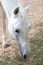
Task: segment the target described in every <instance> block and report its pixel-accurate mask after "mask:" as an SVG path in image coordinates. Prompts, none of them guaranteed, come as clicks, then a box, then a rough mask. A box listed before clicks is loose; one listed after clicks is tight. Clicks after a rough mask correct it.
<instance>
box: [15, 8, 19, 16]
mask: <svg viewBox="0 0 43 65" xmlns="http://www.w3.org/2000/svg"><path fill="white" fill-rule="evenodd" d="M18 12H19V7H18V8H16V9H15V10H14V14H15V15H17V14H18Z"/></svg>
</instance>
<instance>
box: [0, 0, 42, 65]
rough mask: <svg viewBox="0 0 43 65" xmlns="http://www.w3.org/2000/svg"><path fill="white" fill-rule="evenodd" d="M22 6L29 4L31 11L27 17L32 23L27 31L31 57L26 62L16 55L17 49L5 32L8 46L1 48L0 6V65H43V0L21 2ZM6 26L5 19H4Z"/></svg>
mask: <svg viewBox="0 0 43 65" xmlns="http://www.w3.org/2000/svg"><path fill="white" fill-rule="evenodd" d="M23 1H24V2H22V3H23V4H24V5H27V4H28V3H31V6H32V7H31V10H30V11H29V13H28V17H29V19H30V21H31V23H32V27H31V29H30V30H29V34H30V35H29V43H30V46H31V55H30V57H29V58H27V59H26V60H24V59H21V58H20V57H19V55H18V48H17V45H16V44H15V42H14V40H12V39H11V38H10V36H9V34H8V30H7V28H6V32H7V40H8V43H9V44H10V46H9V47H8V48H5V49H4V48H3V47H2V44H1V43H2V33H3V32H2V19H3V13H4V12H3V9H2V6H1V4H0V65H43V0H30V1H29V0H23ZM5 21H6V26H7V23H8V21H7V17H6V19H5Z"/></svg>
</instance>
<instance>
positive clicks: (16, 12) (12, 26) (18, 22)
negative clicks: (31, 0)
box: [0, 0, 31, 58]
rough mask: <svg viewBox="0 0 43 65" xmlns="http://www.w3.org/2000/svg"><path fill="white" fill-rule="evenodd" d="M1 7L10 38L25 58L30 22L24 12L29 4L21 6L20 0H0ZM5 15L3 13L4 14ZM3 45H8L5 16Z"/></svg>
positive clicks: (26, 55)
mask: <svg viewBox="0 0 43 65" xmlns="http://www.w3.org/2000/svg"><path fill="white" fill-rule="evenodd" d="M0 2H1V4H2V6H3V9H4V11H5V13H6V15H7V17H8V31H9V33H10V35H11V37H12V39H14V40H16V41H17V44H18V47H19V49H20V55H21V57H24V58H27V57H28V56H29V55H30V52H31V50H30V45H29V46H28V40H27V39H28V30H29V29H30V27H31V22H30V21H29V20H28V18H27V15H26V13H27V12H28V11H29V9H30V6H29V5H28V6H26V7H23V6H22V5H21V4H20V0H0ZM4 16H5V14H4ZM2 45H3V47H6V46H7V45H8V42H7V40H6V33H5V17H3V44H2Z"/></svg>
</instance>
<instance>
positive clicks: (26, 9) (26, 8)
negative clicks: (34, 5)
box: [24, 4, 31, 12]
mask: <svg viewBox="0 0 43 65" xmlns="http://www.w3.org/2000/svg"><path fill="white" fill-rule="evenodd" d="M24 9H25V11H26V12H28V11H30V10H31V4H29V5H27V6H26V7H25V8H24Z"/></svg>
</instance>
